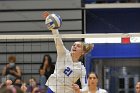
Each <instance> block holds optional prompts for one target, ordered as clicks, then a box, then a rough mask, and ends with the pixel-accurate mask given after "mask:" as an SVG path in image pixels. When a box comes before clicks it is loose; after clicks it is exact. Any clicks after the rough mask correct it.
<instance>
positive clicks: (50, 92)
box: [46, 87, 54, 93]
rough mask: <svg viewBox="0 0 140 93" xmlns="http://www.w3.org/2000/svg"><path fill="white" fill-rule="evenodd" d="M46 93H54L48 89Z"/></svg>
mask: <svg viewBox="0 0 140 93" xmlns="http://www.w3.org/2000/svg"><path fill="white" fill-rule="evenodd" d="M46 93H54V92H53V91H52V90H51V89H50V88H49V87H48V89H47V91H46Z"/></svg>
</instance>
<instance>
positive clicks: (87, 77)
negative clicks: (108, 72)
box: [87, 72, 98, 79]
mask: <svg viewBox="0 0 140 93" xmlns="http://www.w3.org/2000/svg"><path fill="white" fill-rule="evenodd" d="M90 74H95V76H96V78H97V79H98V75H97V74H96V73H95V72H90V73H89V74H88V75H87V78H88V77H89V75H90Z"/></svg>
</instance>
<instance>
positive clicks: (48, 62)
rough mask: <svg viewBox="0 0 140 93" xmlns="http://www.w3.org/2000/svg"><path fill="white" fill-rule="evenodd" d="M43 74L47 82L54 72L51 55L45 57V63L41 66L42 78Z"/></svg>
mask: <svg viewBox="0 0 140 93" xmlns="http://www.w3.org/2000/svg"><path fill="white" fill-rule="evenodd" d="M42 72H43V73H44V75H45V77H46V80H47V79H48V78H49V77H50V75H51V74H52V73H53V72H54V65H53V63H52V58H51V57H50V55H44V58H43V62H42V64H41V66H40V75H41V76H42Z"/></svg>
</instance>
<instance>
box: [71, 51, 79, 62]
mask: <svg viewBox="0 0 140 93" xmlns="http://www.w3.org/2000/svg"><path fill="white" fill-rule="evenodd" d="M71 57H72V61H73V62H78V61H79V56H76V55H74V54H72V53H71Z"/></svg>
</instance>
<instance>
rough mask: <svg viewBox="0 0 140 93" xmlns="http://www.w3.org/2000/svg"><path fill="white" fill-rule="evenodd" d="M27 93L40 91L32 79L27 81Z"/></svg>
mask: <svg viewBox="0 0 140 93" xmlns="http://www.w3.org/2000/svg"><path fill="white" fill-rule="evenodd" d="M27 92H29V93H37V92H41V89H40V87H39V86H38V85H37V81H36V79H35V78H34V77H32V78H30V79H29V86H28V87H27Z"/></svg>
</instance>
